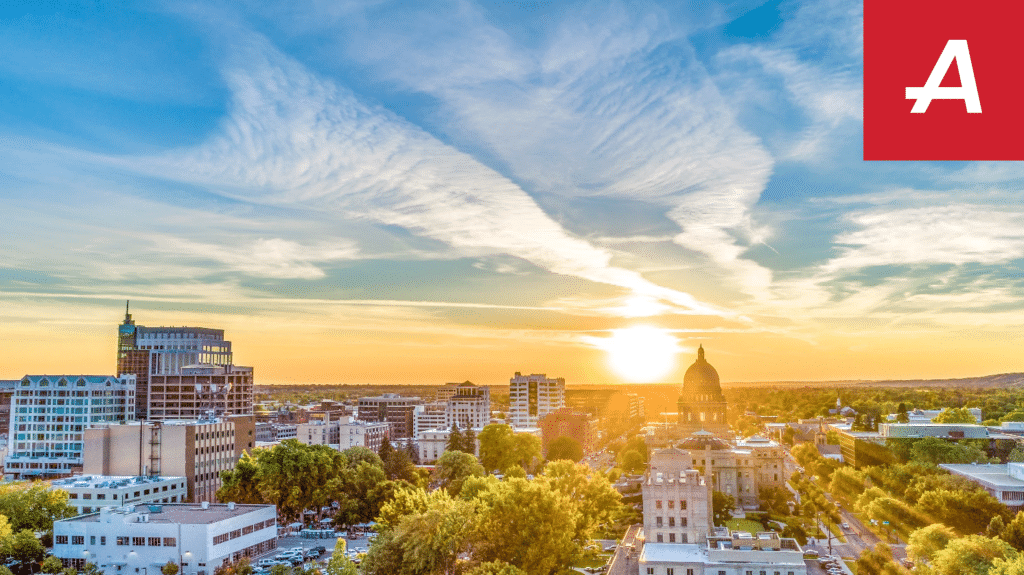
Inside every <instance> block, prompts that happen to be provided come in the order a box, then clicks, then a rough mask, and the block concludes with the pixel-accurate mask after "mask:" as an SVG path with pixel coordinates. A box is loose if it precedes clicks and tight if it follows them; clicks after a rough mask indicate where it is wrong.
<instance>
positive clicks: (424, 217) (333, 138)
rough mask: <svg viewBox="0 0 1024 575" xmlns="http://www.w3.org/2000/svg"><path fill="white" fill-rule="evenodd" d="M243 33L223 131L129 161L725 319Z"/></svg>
mask: <svg viewBox="0 0 1024 575" xmlns="http://www.w3.org/2000/svg"><path fill="white" fill-rule="evenodd" d="M238 34H239V38H238V41H237V42H236V43H234V46H235V47H236V49H237V51H236V53H235V54H234V56H233V58H232V59H231V62H230V64H229V65H228V67H227V69H226V71H225V77H226V80H227V82H228V85H229V87H230V88H231V89H232V92H233V94H234V99H233V101H232V104H231V113H230V116H229V117H228V118H227V119H226V120H225V122H224V125H223V129H222V132H221V133H220V134H217V135H214V136H213V137H211V138H210V139H209V140H208V141H207V142H205V143H204V144H203V145H201V146H199V147H197V148H193V149H185V150H178V151H174V152H171V153H168V154H164V155H161V156H157V157H150V158H130V159H124V160H123V161H121V163H122V165H124V166H125V167H126V168H127V167H131V168H134V169H142V170H146V171H149V172H150V173H154V174H159V175H162V176H165V177H168V178H172V179H175V180H179V181H187V182H190V183H194V184H200V185H203V186H208V187H210V188H212V189H215V190H217V191H218V192H220V193H223V194H225V195H228V196H230V197H235V198H240V199H245V200H247V201H255V202H262V203H268V204H271V205H296V204H297V205H300V206H304V207H305V208H307V209H320V210H329V211H335V212H336V213H337V214H338V215H339V216H342V217H347V218H357V219H366V220H370V221H375V222H380V223H383V224H388V225H394V226H400V227H403V228H406V229H408V230H410V231H412V232H414V233H416V234H419V235H421V236H425V237H428V238H432V239H436V240H440V241H443V242H446V243H448V244H450V245H452V246H454V247H456V248H459V249H461V250H463V251H464V253H466V254H468V255H486V254H494V253H504V254H509V255H513V256H516V257H520V258H523V259H525V260H527V261H530V262H532V263H533V264H535V265H538V266H540V267H542V268H545V269H548V270H550V271H552V272H555V273H558V274H564V275H573V276H577V277H581V278H584V279H587V280H590V281H594V282H599V283H605V284H610V285H615V286H619V287H623V288H626V289H628V290H632V291H634V292H636V293H640V294H644V295H647V296H650V297H655V298H659V299H662V300H664V301H666V302H670V303H671V304H672V305H675V306H680V307H683V308H685V309H687V310H689V311H690V312H693V313H712V314H718V313H722V312H721V311H720V310H718V309H716V308H714V307H713V306H710V305H707V304H704V303H702V302H699V301H697V300H696V299H694V298H693V297H692V296H690V295H689V294H685V293H682V292H679V291H676V290H672V289H668V288H664V287H661V286H658V285H655V284H653V283H651V282H649V281H647V280H645V279H644V278H643V277H641V276H640V275H639V274H637V273H635V272H633V271H630V270H626V269H622V268H617V267H614V266H611V265H610V264H609V259H610V256H609V254H608V253H607V252H605V251H603V250H601V249H598V248H596V247H594V246H593V245H591V244H589V243H588V242H586V241H584V240H581V239H579V238H576V237H573V236H571V235H569V234H567V233H566V232H565V231H564V230H563V229H562V228H561V227H560V226H559V225H558V224H556V223H555V222H554V221H553V220H552V219H551V218H550V217H548V216H547V215H546V214H545V213H544V212H543V211H542V210H541V209H540V208H539V207H538V206H537V205H536V203H535V202H534V201H533V200H532V199H531V198H530V196H528V195H527V194H526V193H524V192H523V191H522V190H521V189H520V188H518V187H517V186H516V185H514V184H513V183H512V182H510V181H509V180H508V179H506V178H504V177H502V176H501V175H500V174H498V173H497V172H495V171H494V170H492V169H489V168H487V167H485V166H483V165H481V164H480V163H479V162H478V161H477V160H475V159H474V158H473V157H472V156H470V155H468V154H466V153H463V152H460V151H458V150H456V149H454V148H452V147H450V146H447V145H445V144H443V143H441V142H439V141H438V140H436V139H435V138H433V137H432V136H430V135H429V134H427V133H426V132H425V131H423V130H422V129H420V128H418V127H416V126H415V125H412V124H410V123H409V122H407V121H404V120H402V119H401V118H399V117H397V116H396V115H394V114H393V113H390V112H388V111H386V110H384V109H381V108H378V107H375V106H372V105H369V104H366V103H364V102H361V101H360V100H359V99H358V98H357V97H356V96H355V95H354V94H353V93H352V92H351V91H349V90H347V89H346V88H343V87H341V86H339V85H337V84H335V83H333V82H330V81H327V80H324V79H322V78H319V77H317V76H315V75H314V74H312V73H311V72H310V71H309V70H307V69H306V68H304V67H303V66H301V65H300V64H298V63H297V62H295V61H294V60H292V59H290V58H288V57H286V56H284V55H282V54H281V53H280V52H278V51H277V50H276V49H274V48H273V47H272V46H270V45H269V43H268V42H267V41H266V40H265V39H263V38H261V37H258V36H256V35H253V34H250V33H245V32H238Z"/></svg>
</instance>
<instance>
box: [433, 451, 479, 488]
mask: <svg viewBox="0 0 1024 575" xmlns="http://www.w3.org/2000/svg"><path fill="white" fill-rule="evenodd" d="M483 475H484V468H483V466H482V465H480V462H479V461H477V459H476V457H473V456H472V455H470V454H468V453H464V452H462V451H445V452H444V453H443V454H441V457H440V458H438V460H437V464H436V465H435V467H434V473H433V475H432V478H431V479H432V483H433V484H434V485H436V486H437V487H438V488H440V489H445V490H447V491H448V494H449V495H451V496H452V497H458V496H459V492H460V491H461V490H462V483H463V482H464V481H465V480H466V478H468V477H483Z"/></svg>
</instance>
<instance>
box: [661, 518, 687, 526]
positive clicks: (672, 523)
mask: <svg viewBox="0 0 1024 575" xmlns="http://www.w3.org/2000/svg"><path fill="white" fill-rule="evenodd" d="M654 526H655V527H661V526H662V518H661V517H655V518H654ZM668 526H669V527H675V526H676V518H675V517H669V518H668ZM679 526H680V527H686V518H685V517H680V518H679Z"/></svg>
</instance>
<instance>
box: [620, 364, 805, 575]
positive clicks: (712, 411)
mask: <svg viewBox="0 0 1024 575" xmlns="http://www.w3.org/2000/svg"><path fill="white" fill-rule="evenodd" d="M677 405H678V414H676V417H673V418H671V420H670V419H669V417H668V414H665V415H666V418H665V419H666V421H665V422H664V424H661V425H653V426H648V435H647V444H648V446H650V447H651V454H650V461H649V463H648V468H647V473H646V474H645V475H644V478H643V481H642V483H641V490H642V497H643V517H644V522H643V527H642V529H640V530H639V532H638V534H636V535H635V542H638V543H639V547H638V548H637V550H638V555H639V557H638V571H637V572H638V573H639V574H640V575H645V574H647V575H650V574H654V575H672V574H677V575H678V574H682V573H686V574H688V575H695V574H698V573H704V574H708V573H718V575H751V574H752V573H755V572H758V573H761V574H762V575H764V574H765V573H774V574H775V575H782V574H783V573H785V574H786V575H806V573H807V566H806V564H805V563H804V559H803V550H802V549H801V548H800V545H799V543H797V541H796V540H794V539H791V538H788V537H780V536H779V534H778V533H774V532H759V533H745V532H732V531H730V530H729V529H728V528H727V527H725V526H723V525H718V526H716V525H714V521H713V519H714V510H713V505H712V502H713V499H714V496H713V494H714V492H716V491H719V492H722V493H725V494H726V495H730V496H732V497H733V498H734V499H735V501H736V506H737V507H740V508H743V509H756V508H757V507H758V504H759V503H760V502H759V495H760V492H761V490H762V489H764V488H766V487H775V488H780V489H785V484H786V476H785V471H784V468H783V462H784V461H785V456H786V455H785V450H784V449H783V448H782V446H780V445H779V444H778V443H775V442H774V441H770V440H768V439H764V438H762V437H758V436H753V437H748V438H746V439H740V438H739V437H738V436H737V435H736V434H735V433H733V432H732V431H731V430H730V429H729V425H728V423H727V422H726V418H725V409H726V401H725V396H724V395H722V387H721V382H720V381H719V379H718V372H717V371H716V370H715V368H714V367H712V366H711V364H710V363H708V361H707V360H706V359H705V358H704V347H703V346H701V347H699V348H698V349H697V361H695V362H694V363H693V365H691V366H690V368H689V369H687V370H686V374H685V376H684V377H683V386H682V389H681V390H680V394H679V400H678V402H677ZM670 421H674V422H672V423H670ZM624 542H625V540H624ZM631 545H635V543H634V544H631Z"/></svg>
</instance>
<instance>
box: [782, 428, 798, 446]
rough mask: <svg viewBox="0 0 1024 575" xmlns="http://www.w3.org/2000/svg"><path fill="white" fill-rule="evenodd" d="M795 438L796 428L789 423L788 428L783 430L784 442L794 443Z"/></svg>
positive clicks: (787, 443)
mask: <svg viewBox="0 0 1024 575" xmlns="http://www.w3.org/2000/svg"><path fill="white" fill-rule="evenodd" d="M795 440H796V430H795V429H793V428H792V427H790V426H788V425H787V426H786V428H785V429H783V430H782V443H785V444H786V445H793V443H794V442H795Z"/></svg>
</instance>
